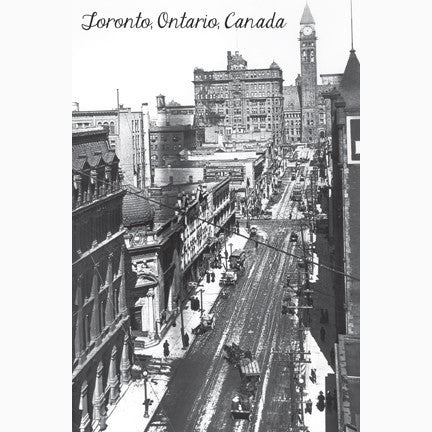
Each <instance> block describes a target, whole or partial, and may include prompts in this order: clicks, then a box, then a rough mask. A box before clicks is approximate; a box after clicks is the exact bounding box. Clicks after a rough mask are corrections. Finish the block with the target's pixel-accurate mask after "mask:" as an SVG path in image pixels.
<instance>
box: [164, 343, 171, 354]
mask: <svg viewBox="0 0 432 432" xmlns="http://www.w3.org/2000/svg"><path fill="white" fill-rule="evenodd" d="M163 350H164V356H165V357H168V356H169V355H170V350H169V343H168V341H167V340H166V341H165V342H164V344H163Z"/></svg>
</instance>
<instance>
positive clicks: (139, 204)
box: [123, 189, 182, 349]
mask: <svg viewBox="0 0 432 432" xmlns="http://www.w3.org/2000/svg"><path fill="white" fill-rule="evenodd" d="M130 192H131V193H129V194H128V195H127V196H126V197H125V200H124V204H123V223H124V225H125V228H126V230H127V231H126V233H125V243H126V246H127V249H128V251H129V254H130V256H131V263H132V272H133V273H134V274H135V285H134V286H133V287H131V289H130V290H129V291H128V292H127V304H128V309H129V311H130V316H131V329H132V335H133V338H134V342H135V347H136V348H138V349H139V348H143V347H145V346H146V344H148V343H151V342H152V341H154V340H158V339H159V338H160V337H161V336H162V334H163V333H164V331H165V330H166V328H167V324H169V322H170V320H171V318H174V317H175V311H176V308H177V299H178V297H179V292H180V288H181V279H182V274H181V266H180V258H179V252H180V247H181V243H180V231H181V227H182V225H181V223H180V221H179V220H178V218H177V216H174V217H172V218H171V219H169V220H168V221H165V222H162V223H155V218H154V215H155V211H154V209H153V206H152V204H151V203H150V202H149V201H147V200H146V199H143V198H142V197H141V194H142V192H141V191H139V190H137V189H130Z"/></svg>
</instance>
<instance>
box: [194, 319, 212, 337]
mask: <svg viewBox="0 0 432 432" xmlns="http://www.w3.org/2000/svg"><path fill="white" fill-rule="evenodd" d="M214 326H215V318H214V314H203V315H202V317H201V322H200V323H199V324H198V326H197V327H195V328H193V329H192V334H194V335H200V334H203V333H205V332H207V331H208V330H212V329H214Z"/></svg>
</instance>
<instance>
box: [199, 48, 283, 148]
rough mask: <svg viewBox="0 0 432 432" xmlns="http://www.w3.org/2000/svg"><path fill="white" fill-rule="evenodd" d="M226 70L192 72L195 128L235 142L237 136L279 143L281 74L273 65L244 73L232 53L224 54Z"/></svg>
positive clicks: (244, 67) (243, 62) (240, 59)
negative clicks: (197, 127)
mask: <svg viewBox="0 0 432 432" xmlns="http://www.w3.org/2000/svg"><path fill="white" fill-rule="evenodd" d="M227 57H228V58H227V60H228V62H227V68H226V70H218V71H205V70H204V69H201V68H195V70H194V80H193V83H194V88H195V107H196V124H197V126H199V127H205V128H206V129H207V128H213V129H214V130H215V131H216V133H217V134H222V135H223V136H224V137H227V138H228V139H235V137H236V136H237V134H240V135H247V136H249V138H255V136H254V134H261V135H263V136H261V138H263V139H266V138H272V139H274V142H275V144H280V143H281V142H282V133H283V131H282V125H283V122H282V109H283V94H282V82H283V78H282V70H281V68H280V67H279V66H278V65H277V63H275V62H273V63H272V64H271V65H270V67H269V68H267V69H247V61H246V60H244V59H243V57H242V56H241V55H240V54H239V53H238V52H237V51H236V52H235V54H234V55H232V54H231V51H228V53H227Z"/></svg>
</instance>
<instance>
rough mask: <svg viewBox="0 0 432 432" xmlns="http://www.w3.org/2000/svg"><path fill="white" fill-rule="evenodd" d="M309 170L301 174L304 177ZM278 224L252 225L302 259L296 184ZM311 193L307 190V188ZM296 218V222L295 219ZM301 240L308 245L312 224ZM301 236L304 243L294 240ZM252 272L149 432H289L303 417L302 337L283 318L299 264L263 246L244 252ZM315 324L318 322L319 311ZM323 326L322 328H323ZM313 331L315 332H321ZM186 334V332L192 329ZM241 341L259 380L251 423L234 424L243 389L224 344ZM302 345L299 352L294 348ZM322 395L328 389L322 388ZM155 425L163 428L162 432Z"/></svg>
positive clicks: (182, 371)
mask: <svg viewBox="0 0 432 432" xmlns="http://www.w3.org/2000/svg"><path fill="white" fill-rule="evenodd" d="M307 169H308V164H306V165H305V166H304V167H303V169H302V172H306V171H307ZM286 177H287V175H285V176H284V181H283V183H284V186H285V190H284V192H283V195H282V199H281V201H280V202H279V203H278V204H277V205H276V206H275V207H276V208H275V209H274V214H273V217H274V219H273V220H254V221H253V224H254V225H255V226H257V228H258V239H259V240H260V241H263V240H264V239H265V242H266V243H268V244H270V245H273V246H275V247H276V248H280V249H284V250H286V251H288V252H289V253H290V254H294V255H295V256H302V254H303V250H302V246H301V241H300V240H301V236H300V221H299V220H297V217H298V216H299V217H300V216H301V214H299V213H298V212H297V203H293V202H292V201H290V193H291V190H292V185H293V183H294V182H291V181H286ZM304 187H306V184H305V185H304ZM290 213H292V216H293V218H292V220H289V219H288V217H289V214H290ZM304 225H305V226H304V228H303V231H304V232H303V237H304V238H305V240H306V239H308V236H309V233H308V229H307V227H306V223H305V224H304ZM292 230H295V231H296V232H297V233H299V238H300V240H299V242H297V243H292V242H290V240H289V236H290V234H291V232H292ZM245 250H246V256H247V258H246V273H245V274H244V275H243V276H242V277H241V278H240V280H239V281H238V283H237V285H236V287H235V288H232V289H231V292H230V294H229V297H228V298H227V299H221V298H219V300H218V301H217V303H216V304H215V306H214V308H213V311H212V312H214V313H215V317H216V326H215V328H214V330H213V331H211V332H208V333H205V334H204V335H201V336H199V337H198V338H197V339H196V340H195V341H194V343H193V344H192V346H191V347H190V349H189V351H188V352H187V354H186V356H185V357H184V358H182V359H178V360H175V361H174V362H173V363H172V365H171V371H172V376H171V380H170V383H169V384H168V391H167V393H166V394H165V396H164V397H163V399H162V400H161V401H160V402H161V403H160V404H159V407H158V410H157V412H156V414H155V415H154V417H153V419H152V425H151V426H150V427H149V429H148V430H168V431H171V430H172V431H176V432H179V431H185V432H186V431H221V430H223V431H230V430H235V431H246V430H248V431H254V432H259V431H263V432H264V431H284V430H286V427H287V425H289V424H290V422H291V421H292V418H293V417H292V416H295V415H297V412H296V411H297V408H296V407H295V404H293V403H292V402H293V401H292V399H293V394H294V392H295V388H293V386H292V384H291V383H292V376H290V373H292V371H291V372H290V370H289V369H290V368H289V360H290V357H289V352H290V350H291V351H294V350H295V349H296V346H298V339H299V337H298V336H299V330H298V325H296V324H295V322H294V320H292V319H291V318H289V315H282V314H281V303H282V300H283V298H284V296H285V295H286V290H285V289H284V288H283V282H284V280H285V278H286V276H287V275H288V274H296V273H295V271H296V261H297V260H296V259H295V258H294V257H292V256H289V255H287V254H283V253H281V252H279V251H276V250H274V249H271V248H268V247H266V246H264V245H259V246H258V247H256V245H255V241H253V240H250V241H248V243H247V245H246V249H245ZM311 316H312V321H313V322H314V321H316V319H315V312H314V313H312V315H311ZM318 322H319V321H318ZM315 327H316V326H315V325H313V328H312V333H315V332H316V329H315ZM187 330H188V329H187ZM233 342H235V343H236V344H238V345H239V346H240V347H241V348H242V349H244V350H250V351H251V352H252V354H253V355H254V356H255V357H256V358H257V360H258V364H259V365H260V368H261V381H260V385H259V387H258V392H257V395H256V398H255V403H254V406H253V409H252V416H251V419H250V421H249V422H248V421H245V420H233V419H232V418H231V413H230V408H231V400H232V398H233V397H234V396H235V394H236V391H238V388H239V386H240V382H241V380H240V375H239V371H238V370H237V369H236V368H235V367H234V366H233V365H231V364H229V363H228V362H227V360H226V359H225V358H224V350H223V347H224V345H225V344H228V345H229V344H231V343H233ZM296 344H297V345H296ZM323 390H324V389H323ZM156 425H159V426H158V427H156Z"/></svg>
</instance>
